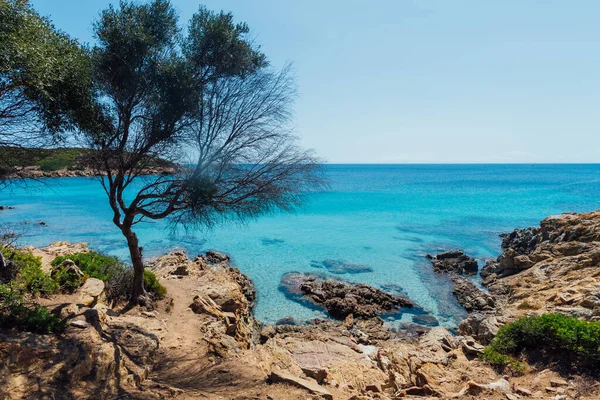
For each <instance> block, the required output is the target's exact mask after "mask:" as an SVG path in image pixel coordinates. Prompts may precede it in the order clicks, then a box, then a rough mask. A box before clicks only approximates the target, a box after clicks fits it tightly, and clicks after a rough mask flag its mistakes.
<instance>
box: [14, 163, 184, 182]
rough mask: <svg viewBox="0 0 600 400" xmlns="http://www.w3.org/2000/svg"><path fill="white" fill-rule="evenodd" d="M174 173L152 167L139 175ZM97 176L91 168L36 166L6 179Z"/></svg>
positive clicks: (171, 169) (22, 169)
mask: <svg viewBox="0 0 600 400" xmlns="http://www.w3.org/2000/svg"><path fill="white" fill-rule="evenodd" d="M174 172H175V168H173V167H152V168H146V169H144V170H143V171H142V172H141V173H140V175H169V174H172V173H174ZM95 176H99V175H98V173H97V171H95V170H93V169H91V168H77V169H58V170H55V171H43V170H42V169H40V167H38V166H31V167H22V168H16V171H15V172H14V173H12V174H10V175H9V176H8V177H7V178H8V179H16V178H25V179H40V178H74V177H95Z"/></svg>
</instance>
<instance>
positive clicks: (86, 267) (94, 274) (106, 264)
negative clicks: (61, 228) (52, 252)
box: [51, 251, 125, 281]
mask: <svg viewBox="0 0 600 400" xmlns="http://www.w3.org/2000/svg"><path fill="white" fill-rule="evenodd" d="M67 259H69V260H71V261H73V262H74V263H75V264H76V265H77V266H78V267H79V269H80V270H81V272H83V273H84V274H87V275H89V276H90V277H91V278H96V279H100V280H103V281H107V280H109V279H110V277H111V276H112V275H116V274H118V273H120V272H122V271H124V270H125V267H124V266H123V263H122V262H121V261H119V259H118V258H117V257H112V256H105V255H103V254H100V253H97V252H95V251H90V252H89V253H73V254H68V255H66V256H58V257H56V258H55V259H54V260H52V262H51V264H52V266H58V265H60V264H61V263H62V262H63V261H65V260H67Z"/></svg>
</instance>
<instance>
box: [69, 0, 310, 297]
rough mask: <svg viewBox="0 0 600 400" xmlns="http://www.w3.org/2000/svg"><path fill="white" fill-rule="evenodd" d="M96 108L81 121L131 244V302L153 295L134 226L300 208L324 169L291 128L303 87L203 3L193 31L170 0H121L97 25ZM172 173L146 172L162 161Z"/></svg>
mask: <svg viewBox="0 0 600 400" xmlns="http://www.w3.org/2000/svg"><path fill="white" fill-rule="evenodd" d="M94 30H95V33H96V37H97V45H96V46H95V47H94V48H93V49H92V50H91V71H92V79H93V84H94V88H95V91H94V94H95V97H94V102H95V104H96V106H94V107H91V108H92V109H94V110H96V111H97V112H96V114H95V119H94V123H92V124H90V123H87V125H85V126H84V125H82V126H80V129H81V130H82V131H83V132H84V133H85V135H86V138H87V142H86V143H87V144H88V146H89V147H90V148H92V149H94V150H95V151H94V152H93V153H92V154H94V159H93V165H94V167H95V168H96V169H97V171H98V173H99V175H100V176H101V182H102V185H103V187H104V189H105V191H106V193H107V196H108V201H109V204H110V206H111V208H112V211H113V218H112V219H113V222H114V223H115V225H117V227H119V229H120V230H121V231H122V233H123V235H124V236H125V238H126V239H127V243H128V247H129V251H130V255H131V259H132V263H133V266H134V270H135V283H134V293H133V298H134V299H136V300H139V299H140V298H143V297H144V295H145V291H144V287H143V270H144V267H143V261H142V251H141V248H140V246H139V242H138V238H137V236H136V234H135V232H134V230H133V227H134V225H135V224H137V223H140V222H142V221H143V220H146V219H152V220H158V219H163V218H171V220H172V221H173V222H175V223H178V224H182V223H183V224H197V223H199V224H203V225H211V224H213V223H217V222H221V221H223V220H225V219H230V218H235V219H244V218H248V217H254V216H257V215H260V214H262V213H265V212H271V211H274V210H277V209H283V210H291V209H293V208H294V207H296V206H298V205H299V204H301V201H302V195H303V193H304V192H305V191H306V190H309V189H311V188H312V187H314V185H316V184H318V183H319V182H320V181H319V178H318V174H317V171H318V166H317V165H318V164H317V160H316V159H315V158H314V157H313V156H312V155H311V153H310V152H306V151H304V150H302V149H300V148H299V147H298V146H297V144H296V138H295V136H294V135H293V131H292V129H291V117H292V104H293V100H294V97H295V85H294V82H293V79H292V77H291V74H290V69H289V67H285V68H284V69H282V70H281V71H276V70H274V69H272V68H271V67H270V66H269V63H268V62H267V58H266V56H265V55H264V54H263V53H262V52H261V50H260V48H259V46H257V45H256V44H255V43H254V42H253V41H252V40H251V38H250V37H249V28H248V26H247V25H246V24H244V23H236V22H234V19H233V16H232V15H231V14H230V13H224V12H220V13H215V12H212V11H209V10H207V9H206V8H204V7H200V9H199V10H198V12H197V13H196V14H194V16H193V17H192V19H191V21H190V22H189V25H188V27H187V30H185V31H181V30H180V29H179V26H178V20H177V15H176V13H175V11H174V10H173V7H172V6H171V4H170V3H169V2H168V1H166V0H153V1H150V2H149V3H146V4H138V3H132V2H125V1H122V2H121V3H120V5H119V7H113V6H110V7H109V8H108V9H106V10H105V11H103V12H102V13H101V15H100V18H99V20H98V22H97V23H96V24H95V25H94ZM158 157H160V158H163V159H168V160H171V161H173V163H174V165H177V166H178V168H177V170H176V171H175V172H174V173H173V174H168V175H163V176H152V177H148V176H143V175H144V170H145V168H146V167H147V165H148V163H149V162H151V161H152V160H153V159H155V158H158Z"/></svg>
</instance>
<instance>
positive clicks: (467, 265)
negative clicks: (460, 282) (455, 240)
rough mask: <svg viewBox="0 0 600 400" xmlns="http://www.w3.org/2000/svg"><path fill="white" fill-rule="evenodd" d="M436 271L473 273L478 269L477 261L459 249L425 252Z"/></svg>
mask: <svg viewBox="0 0 600 400" xmlns="http://www.w3.org/2000/svg"><path fill="white" fill-rule="evenodd" d="M427 259H428V260H429V261H431V264H433V270H434V271H435V272H437V273H454V274H460V275H462V274H468V275H474V274H476V273H477V270H478V269H479V267H478V265H477V261H475V259H474V258H473V257H469V256H468V255H466V254H465V253H463V252H462V251H460V250H450V251H446V252H444V253H440V254H437V255H431V254H427Z"/></svg>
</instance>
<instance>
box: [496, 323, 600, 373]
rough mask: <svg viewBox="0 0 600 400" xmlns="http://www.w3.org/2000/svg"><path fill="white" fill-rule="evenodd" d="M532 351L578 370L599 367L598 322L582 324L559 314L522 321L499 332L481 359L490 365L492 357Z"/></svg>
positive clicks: (508, 325) (498, 360)
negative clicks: (567, 362)
mask: <svg viewBox="0 0 600 400" xmlns="http://www.w3.org/2000/svg"><path fill="white" fill-rule="evenodd" d="M530 350H536V351H538V352H541V353H542V355H543V356H544V355H545V356H552V357H559V358H560V359H562V360H563V361H570V362H571V363H574V364H576V365H579V366H582V367H599V366H600V322H588V321H582V320H579V319H577V318H574V317H569V316H566V315H562V314H544V315H541V316H538V317H525V318H521V319H518V320H517V321H515V322H513V323H511V324H507V325H505V326H503V327H502V328H500V330H499V331H498V334H497V335H496V337H495V338H494V339H493V340H492V342H491V343H490V345H489V346H488V348H486V353H487V355H485V354H486V353H484V358H485V359H486V361H488V362H490V364H492V363H493V362H498V363H500V362H501V361H502V359H501V358H500V357H498V356H497V355H496V353H498V354H500V355H504V354H519V353H521V352H522V351H530Z"/></svg>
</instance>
